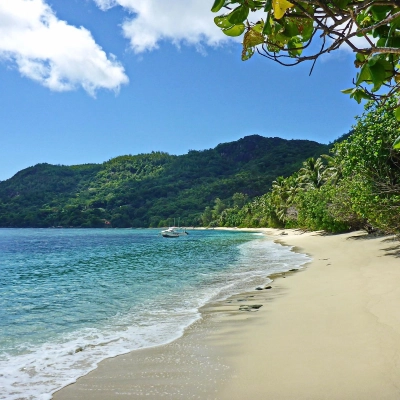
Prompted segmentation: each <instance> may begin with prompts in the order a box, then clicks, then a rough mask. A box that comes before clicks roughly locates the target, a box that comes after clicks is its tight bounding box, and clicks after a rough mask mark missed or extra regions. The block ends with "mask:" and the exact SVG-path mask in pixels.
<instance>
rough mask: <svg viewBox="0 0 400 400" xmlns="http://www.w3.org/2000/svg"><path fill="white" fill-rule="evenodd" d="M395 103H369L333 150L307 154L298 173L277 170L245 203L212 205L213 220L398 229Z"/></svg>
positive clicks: (313, 227) (399, 165)
mask: <svg viewBox="0 0 400 400" xmlns="http://www.w3.org/2000/svg"><path fill="white" fill-rule="evenodd" d="M397 105H398V103H397V100H396V99H391V100H389V101H388V102H387V103H386V104H385V105H382V106H376V105H372V104H369V105H367V107H366V112H365V113H364V114H363V115H362V116H361V117H359V118H357V124H356V126H355V127H354V129H353V130H352V131H351V132H350V133H349V134H347V135H344V136H342V137H341V138H340V140H337V141H335V143H334V145H333V148H332V150H331V155H327V154H324V155H322V156H321V157H319V158H317V159H315V158H314V157H310V158H308V159H306V160H305V161H304V162H303V165H302V168H300V169H299V170H298V171H297V172H296V173H294V174H293V175H291V176H289V177H286V178H285V177H284V176H279V177H278V178H276V179H275V180H274V181H273V183H272V188H271V190H270V191H269V192H268V193H267V194H265V195H263V196H261V197H257V198H255V199H253V200H252V201H250V202H249V203H247V204H245V205H244V206H243V207H241V208H240V207H237V206H236V207H235V205H234V206H233V207H231V208H227V209H224V210H223V211H221V212H220V213H216V212H215V211H214V214H213V215H212V217H213V219H212V220H211V221H210V224H211V225H213V226H216V225H220V226H246V227H266V226H269V227H274V228H277V227H281V228H284V227H286V228H302V229H309V230H326V231H329V232H343V231H347V230H351V229H360V228H366V229H368V230H369V231H370V230H371V229H379V230H381V231H384V232H388V233H397V234H398V233H399V232H400V151H399V150H397V149H395V148H394V147H393V143H394V142H395V140H396V138H397V136H398V132H399V129H400V122H399V121H398V120H397V119H396V116H395V112H394V110H395V108H396V107H397ZM235 196H236V195H235ZM232 200H234V199H233V198H232ZM206 220H208V219H206V218H204V216H203V221H206Z"/></svg>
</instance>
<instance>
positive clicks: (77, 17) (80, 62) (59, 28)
mask: <svg viewBox="0 0 400 400" xmlns="http://www.w3.org/2000/svg"><path fill="white" fill-rule="evenodd" d="M168 3H170V4H168ZM211 5H212V0H209V1H206V0H174V2H173V3H171V2H165V0H69V1H65V0H13V1H10V0H0V121H1V125H0V144H1V146H0V180H5V179H8V178H10V177H11V176H13V175H14V174H15V173H16V172H18V171H19V170H21V169H23V168H26V167H29V166H31V165H34V164H37V163H41V162H47V163H51V164H65V165H72V164H83V163H92V162H94V163H101V162H103V161H106V160H108V159H110V158H112V157H115V156H118V155H123V154H138V153H146V152H151V151H152V150H160V151H166V152H168V153H170V154H184V153H186V152H187V151H188V150H192V149H193V150H202V149H207V148H212V147H215V146H216V145H217V144H218V143H222V142H228V141H233V140H237V139H239V138H241V137H244V136H247V135H252V134H259V135H262V136H266V137H268V136H279V137H282V138H285V139H309V140H315V141H318V142H322V143H328V142H330V141H333V140H335V139H336V138H337V137H338V136H340V135H342V134H343V133H346V132H348V131H349V130H350V128H351V126H352V124H353V123H354V117H355V116H356V115H358V114H360V113H361V112H362V105H357V103H355V102H354V101H352V100H350V99H349V98H348V96H346V95H343V94H342V93H341V92H340V90H341V89H345V88H348V87H351V82H352V78H353V77H354V75H355V73H356V70H355V68H354V66H353V62H352V60H353V56H352V55H351V53H349V52H348V51H346V50H343V51H339V52H337V53H336V54H335V55H331V56H329V57H328V58H326V59H324V60H322V61H318V62H317V64H316V67H315V68H314V71H313V74H312V75H311V77H309V76H308V73H309V69H310V64H304V65H300V66H297V67H291V68H285V67H282V66H279V65H277V64H274V63H273V62H271V61H268V60H266V59H265V58H263V57H260V56H254V57H253V58H252V59H251V60H249V61H247V62H242V61H241V60H240V52H241V47H240V44H238V43H237V42H234V41H231V40H229V39H228V38H227V37H224V36H223V34H222V33H221V32H220V31H219V29H218V28H217V27H216V26H214V24H213V17H214V15H213V14H212V13H211V12H210V11H209V9H210V8H211Z"/></svg>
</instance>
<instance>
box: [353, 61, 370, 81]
mask: <svg viewBox="0 0 400 400" xmlns="http://www.w3.org/2000/svg"><path fill="white" fill-rule="evenodd" d="M370 80H371V72H370V70H369V65H368V64H364V65H363V66H362V68H361V71H360V72H359V73H358V74H357V80H356V85H359V84H360V83H362V82H366V81H370Z"/></svg>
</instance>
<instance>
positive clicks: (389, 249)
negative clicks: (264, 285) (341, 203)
mask: <svg viewBox="0 0 400 400" xmlns="http://www.w3.org/2000/svg"><path fill="white" fill-rule="evenodd" d="M264 231H265V232H267V233H268V234H270V235H276V238H277V239H279V240H283V241H284V242H285V243H286V244H289V245H292V246H296V248H297V249H298V251H302V252H306V253H308V254H310V255H311V256H312V257H313V262H312V263H311V264H310V265H309V266H308V267H307V268H306V269H305V270H304V271H299V272H294V273H293V274H286V279H283V278H282V277H281V278H277V279H275V280H274V282H273V283H272V286H273V288H272V289H271V290H263V291H254V292H252V293H247V294H243V295H241V296H235V297H234V298H233V299H232V302H231V303H228V302H223V303H219V304H212V305H209V306H207V307H205V308H204V310H203V313H204V320H203V321H201V322H198V323H196V324H195V325H194V326H192V327H190V328H189V329H188V331H187V332H186V334H185V335H184V336H183V338H181V339H178V340H177V341H175V342H173V343H171V344H169V345H167V346H160V347H157V348H154V349H148V350H142V351H136V352H132V353H130V354H128V355H123V356H119V357H116V358H114V359H111V360H106V361H104V362H103V363H101V364H100V366H99V368H98V369H97V370H96V371H93V372H92V373H90V374H89V375H87V376H86V377H83V378H81V379H79V380H78V382H77V383H76V384H73V385H70V386H69V387H67V388H65V389H63V390H61V391H60V392H58V393H57V394H56V395H55V396H54V398H55V399H58V400H61V399H68V400H71V399H85V400H89V399H97V400H102V399H109V400H113V399H145V398H146V399H192V398H193V399H218V400H225V399H226V400H228V399H229V400H235V399H238V400H245V399H248V398H250V397H251V398H260V399H273V400H283V399H285V400H286V399H287V400H289V399H290V400H302V399H307V400H324V399H332V400H333V399H335V400H347V399H348V400H355V399H363V400H369V399H371V400H376V399H385V400H386V399H393V400H394V399H396V400H398V399H400V258H399V257H400V243H399V242H396V241H393V240H390V238H369V237H367V236H365V235H364V237H361V238H360V237H359V238H356V239H355V238H353V237H354V236H357V235H360V233H358V234H355V233H352V234H345V235H335V236H321V235H320V234H318V233H305V234H300V232H298V231H286V232H289V234H288V235H285V236H279V233H280V232H279V231H275V230H264ZM248 296H255V297H248ZM238 299H240V300H243V299H244V300H245V301H246V304H263V307H262V308H260V310H259V311H257V312H252V313H246V312H239V311H238V303H237V302H236V303H235V301H237V300H238ZM240 304H244V303H240Z"/></svg>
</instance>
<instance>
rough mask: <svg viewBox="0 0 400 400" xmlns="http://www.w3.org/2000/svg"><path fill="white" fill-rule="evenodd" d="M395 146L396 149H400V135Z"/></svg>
mask: <svg viewBox="0 0 400 400" xmlns="http://www.w3.org/2000/svg"><path fill="white" fill-rule="evenodd" d="M393 148H394V149H396V150H400V136H399V137H398V138H397V139H396V140H395V141H394V143H393Z"/></svg>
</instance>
